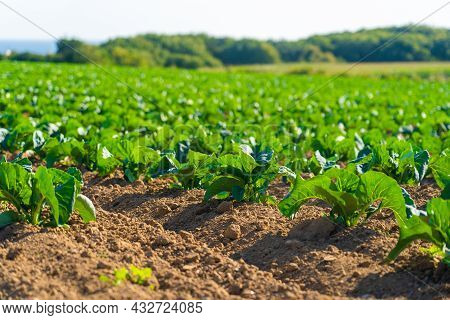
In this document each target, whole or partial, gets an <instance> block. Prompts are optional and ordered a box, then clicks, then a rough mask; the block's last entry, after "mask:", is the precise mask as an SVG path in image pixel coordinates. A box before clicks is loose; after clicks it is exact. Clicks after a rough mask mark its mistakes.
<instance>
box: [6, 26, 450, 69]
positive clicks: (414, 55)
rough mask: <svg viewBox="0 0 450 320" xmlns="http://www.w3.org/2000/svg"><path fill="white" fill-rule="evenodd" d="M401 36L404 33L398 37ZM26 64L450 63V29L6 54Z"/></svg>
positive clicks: (197, 38) (126, 40) (171, 39)
mask: <svg viewBox="0 0 450 320" xmlns="http://www.w3.org/2000/svg"><path fill="white" fill-rule="evenodd" d="M399 34H401V35H400V36H399ZM3 59H10V60H22V61H52V62H71V63H86V62H89V61H95V62H96V63H100V64H117V65H126V66H139V67H155V66H161V67H180V68H189V69H195V68H201V67H219V66H226V65H242V64H273V63H279V62H334V61H342V62H355V61H359V60H361V59H364V61H367V62H389V61H450V29H446V28H433V27H427V26H418V27H410V26H403V27H389V28H377V29H362V30H359V31H357V32H341V33H332V34H327V35H316V36H311V37H309V38H306V39H302V40H297V41H275V40H269V41H262V40H255V39H233V38H217V37H211V36H208V35H206V34H188V35H158V34H142V35H137V36H133V37H121V38H115V39H111V40H108V41H106V42H103V43H101V44H98V45H93V44H89V43H86V42H82V41H80V40H77V39H61V40H59V41H58V42H57V50H56V53H55V54H50V55H38V54H32V53H28V52H24V53H15V52H13V53H12V54H10V55H9V56H7V57H6V56H3Z"/></svg>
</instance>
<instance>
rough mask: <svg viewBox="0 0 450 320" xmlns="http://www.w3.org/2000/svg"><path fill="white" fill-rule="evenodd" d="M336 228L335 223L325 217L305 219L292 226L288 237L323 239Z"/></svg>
mask: <svg viewBox="0 0 450 320" xmlns="http://www.w3.org/2000/svg"><path fill="white" fill-rule="evenodd" d="M334 230H336V225H335V224H334V223H332V222H331V221H330V219H328V218H326V217H321V218H319V219H314V220H311V221H306V222H304V223H301V224H299V225H298V226H296V227H294V228H293V229H292V230H291V232H290V233H289V237H291V238H296V239H299V240H317V239H324V238H327V237H329V236H330V235H331V233H332V232H333V231H334Z"/></svg>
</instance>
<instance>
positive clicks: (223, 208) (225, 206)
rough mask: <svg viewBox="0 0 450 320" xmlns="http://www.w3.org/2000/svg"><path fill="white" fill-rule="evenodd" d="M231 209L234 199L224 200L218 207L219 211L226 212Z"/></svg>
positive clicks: (217, 210)
mask: <svg viewBox="0 0 450 320" xmlns="http://www.w3.org/2000/svg"><path fill="white" fill-rule="evenodd" d="M230 211H233V202H232V201H223V202H221V203H220V204H219V205H218V206H217V208H216V212H217V213H225V212H230Z"/></svg>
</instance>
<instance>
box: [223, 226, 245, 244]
mask: <svg viewBox="0 0 450 320" xmlns="http://www.w3.org/2000/svg"><path fill="white" fill-rule="evenodd" d="M223 236H224V237H225V238H228V239H230V240H236V239H239V238H240V236H241V227H240V226H239V225H237V224H234V223H232V224H230V225H229V226H228V227H227V228H226V229H225V231H224V233H223Z"/></svg>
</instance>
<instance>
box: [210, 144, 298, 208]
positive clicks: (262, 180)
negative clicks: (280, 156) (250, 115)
mask: <svg viewBox="0 0 450 320" xmlns="http://www.w3.org/2000/svg"><path fill="white" fill-rule="evenodd" d="M212 173H213V174H214V178H212V179H211V181H210V183H209V184H208V185H207V186H206V193H205V197H204V200H205V201H208V200H209V199H211V198H212V197H214V196H217V197H220V198H222V199H223V198H228V197H232V198H233V199H235V200H237V201H243V200H244V201H253V202H265V201H269V202H272V203H275V200H274V199H272V198H271V197H270V196H268V195H267V188H268V187H269V183H270V182H272V181H273V180H274V179H275V178H276V177H277V176H287V177H288V178H289V179H291V180H294V179H295V174H294V173H293V172H292V171H291V170H290V169H288V168H286V167H283V166H281V167H280V166H279V165H278V164H277V162H276V160H275V158H274V157H273V151H272V150H271V149H269V148H266V149H263V150H259V148H255V150H253V149H251V148H250V147H249V146H247V145H241V148H240V150H239V151H238V153H237V154H226V155H223V156H220V157H218V158H217V161H216V163H215V164H214V166H213V168H212Z"/></svg>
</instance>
